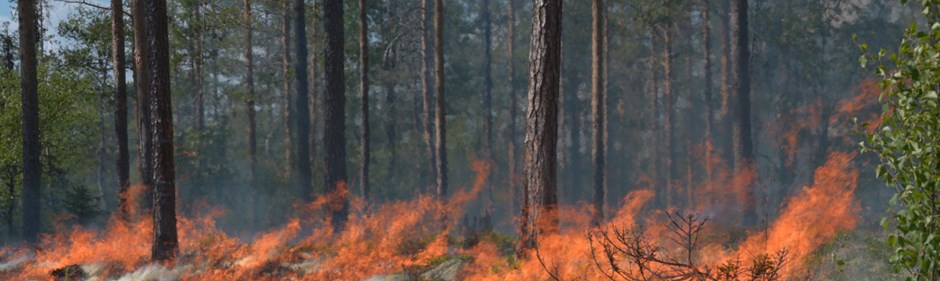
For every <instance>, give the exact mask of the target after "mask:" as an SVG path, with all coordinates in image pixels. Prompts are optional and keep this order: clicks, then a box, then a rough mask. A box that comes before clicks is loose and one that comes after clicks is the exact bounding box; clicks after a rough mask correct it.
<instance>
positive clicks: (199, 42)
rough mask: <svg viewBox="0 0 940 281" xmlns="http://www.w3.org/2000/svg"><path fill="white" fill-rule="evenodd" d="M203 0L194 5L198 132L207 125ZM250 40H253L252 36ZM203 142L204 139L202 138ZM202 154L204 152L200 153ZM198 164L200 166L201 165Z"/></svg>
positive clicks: (195, 123)
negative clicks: (203, 56)
mask: <svg viewBox="0 0 940 281" xmlns="http://www.w3.org/2000/svg"><path fill="white" fill-rule="evenodd" d="M202 4H203V2H202V0H196V3H195V7H193V17H194V19H195V22H196V34H195V39H196V40H195V41H196V42H195V45H196V46H195V53H194V54H193V72H194V73H193V78H194V79H193V83H194V84H195V85H193V86H195V87H196V89H195V92H196V96H195V102H194V103H193V110H194V111H195V114H194V115H195V119H196V120H194V122H193V126H195V128H196V131H197V132H201V131H202V128H203V127H205V120H206V118H205V116H206V109H205V102H204V100H205V98H204V96H205V92H206V91H205V88H204V87H203V84H205V83H204V80H203V58H202V55H203V41H204V40H203V36H204V33H205V32H204V31H205V29H204V28H205V23H204V22H203V20H202ZM248 40H251V39H250V38H249V39H248ZM200 142H202V140H200ZM197 149H198V150H202V146H201V145H200V146H199V147H197ZM199 155H202V153H199ZM202 158H203V157H201V156H200V157H199V158H197V161H196V162H197V163H199V164H201V162H202V161H201V160H202ZM199 164H197V165H198V166H201V165H199Z"/></svg>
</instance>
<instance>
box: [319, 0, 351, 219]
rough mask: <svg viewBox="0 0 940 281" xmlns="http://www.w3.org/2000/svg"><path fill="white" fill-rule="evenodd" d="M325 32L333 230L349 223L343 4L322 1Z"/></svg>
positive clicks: (328, 175) (327, 147) (327, 150)
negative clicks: (333, 195) (347, 220)
mask: <svg viewBox="0 0 940 281" xmlns="http://www.w3.org/2000/svg"><path fill="white" fill-rule="evenodd" d="M323 29H324V32H325V33H326V43H325V48H324V52H323V53H324V55H323V58H324V62H323V63H324V68H325V71H324V76H325V81H326V88H325V89H326V95H325V96H324V100H323V102H324V104H325V105H324V111H323V117H324V119H323V122H324V123H323V124H324V127H323V144H324V148H323V150H324V155H326V159H325V161H326V169H325V173H326V176H325V178H326V190H327V193H332V192H334V191H336V192H338V193H337V195H338V196H336V197H335V199H334V201H333V202H332V204H330V205H331V206H330V208H331V210H330V211H331V214H332V219H333V220H332V222H333V226H334V228H336V229H337V230H338V229H342V228H343V225H344V224H345V222H346V216H347V213H348V208H349V203H348V202H347V201H346V195H345V191H343V190H342V189H345V188H346V183H347V182H346V84H345V82H344V79H345V78H344V77H345V73H344V72H345V70H344V68H345V67H344V64H343V62H344V61H345V58H346V55H345V54H344V53H343V52H344V51H343V42H345V41H344V38H345V37H344V31H343V1H341V0H324V1H323Z"/></svg>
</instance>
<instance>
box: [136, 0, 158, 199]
mask: <svg viewBox="0 0 940 281" xmlns="http://www.w3.org/2000/svg"><path fill="white" fill-rule="evenodd" d="M143 1H144V0H131V10H133V15H134V16H133V18H132V21H133V29H134V88H135V89H136V91H137V107H136V110H137V155H138V156H137V170H138V172H139V174H140V181H141V184H142V185H143V186H144V187H145V189H144V190H145V191H144V198H143V199H142V200H143V202H144V204H143V209H146V210H150V209H151V208H152V204H153V150H152V148H153V140H152V139H151V138H152V136H151V135H150V131H151V124H150V120H151V119H152V118H151V112H150V103H151V101H150V69H149V66H148V65H149V59H148V55H147V54H148V52H149V51H148V50H149V46H148V45H147V32H148V30H147V28H146V24H145V22H144V15H145V11H144V2H143Z"/></svg>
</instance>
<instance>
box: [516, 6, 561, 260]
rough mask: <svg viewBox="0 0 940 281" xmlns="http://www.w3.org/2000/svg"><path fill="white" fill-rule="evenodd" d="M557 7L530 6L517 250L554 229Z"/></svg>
mask: <svg viewBox="0 0 940 281" xmlns="http://www.w3.org/2000/svg"><path fill="white" fill-rule="evenodd" d="M561 3H562V1H560V0H534V1H533V3H532V42H531V48H530V49H529V79H530V80H529V94H528V96H529V103H528V104H529V107H528V113H527V118H526V136H525V164H524V169H523V172H522V173H523V178H524V181H523V188H524V189H525V193H526V199H525V201H524V204H525V205H523V211H522V214H523V216H524V218H523V225H522V234H521V235H520V236H521V239H520V248H521V249H532V248H534V247H537V241H538V236H539V235H541V234H547V233H554V232H557V231H558V214H557V204H558V198H557V196H556V193H555V192H556V183H555V172H556V170H555V168H556V166H555V165H556V162H555V158H556V151H555V149H556V147H555V146H556V142H557V140H558V139H557V137H558V136H557V134H558V123H557V122H558V92H559V89H558V87H559V81H560V78H561V22H562V21H561V17H562V5H561Z"/></svg>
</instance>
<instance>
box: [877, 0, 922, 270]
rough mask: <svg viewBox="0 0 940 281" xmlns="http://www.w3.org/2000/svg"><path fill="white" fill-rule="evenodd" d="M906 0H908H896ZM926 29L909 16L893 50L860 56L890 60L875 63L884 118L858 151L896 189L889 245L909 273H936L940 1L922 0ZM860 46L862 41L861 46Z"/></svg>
mask: <svg viewBox="0 0 940 281" xmlns="http://www.w3.org/2000/svg"><path fill="white" fill-rule="evenodd" d="M901 2H902V3H903V2H906V1H901ZM923 5H924V7H925V8H924V9H923V11H922V14H923V16H924V17H925V18H926V20H927V21H926V23H927V25H926V26H927V27H928V28H926V29H925V28H921V27H919V26H918V25H917V24H916V23H912V24H911V25H910V26H909V27H908V28H907V29H906V30H905V32H904V38H903V39H902V40H901V43H900V46H899V48H898V51H897V52H896V53H894V54H891V55H888V53H887V52H886V51H880V52H878V54H877V55H872V56H869V57H868V58H865V57H863V58H861V59H859V61H860V62H862V63H863V66H864V65H865V62H867V61H869V60H871V61H884V59H885V58H889V59H890V61H891V62H892V63H893V66H891V67H889V66H886V65H884V64H882V65H879V66H878V67H877V70H876V72H877V73H878V75H879V76H881V79H882V80H881V81H880V83H879V85H880V86H881V88H882V93H881V97H880V98H881V101H882V103H883V114H882V122H883V123H882V124H881V125H880V126H879V128H878V129H875V130H874V131H872V132H871V133H867V134H866V139H865V141H864V142H862V143H861V146H862V150H863V151H866V152H870V153H873V154H875V155H877V156H878V157H879V158H880V160H881V163H880V164H879V165H878V166H877V167H876V170H875V173H876V175H877V176H878V177H879V178H881V179H882V180H884V181H885V182H886V183H888V184H889V185H890V186H892V187H895V188H896V189H897V193H896V194H895V195H894V197H893V198H892V199H891V203H892V205H893V206H894V210H893V212H892V214H891V215H892V217H893V219H894V220H893V221H889V220H883V221H882V224H883V226H884V227H885V229H889V228H890V226H892V225H894V226H895V229H894V233H893V234H892V235H890V236H889V237H888V239H887V242H888V244H889V245H890V246H891V247H893V248H894V254H893V255H892V256H891V257H890V261H891V262H892V263H893V264H894V266H895V270H898V271H899V270H906V271H908V272H910V273H911V274H912V275H913V277H909V278H908V279H917V280H937V278H940V236H937V235H936V233H937V231H938V227H940V225H938V222H937V216H938V215H940V202H938V200H940V147H937V146H936V144H938V143H940V118H938V116H940V106H938V105H940V104H938V102H937V89H940V59H938V58H940V44H938V43H940V16H938V15H937V14H936V13H937V11H938V10H937V8H938V5H940V1H935V0H926V1H924V2H923ZM860 47H861V49H862V51H865V50H866V49H867V46H866V45H861V46H860Z"/></svg>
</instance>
